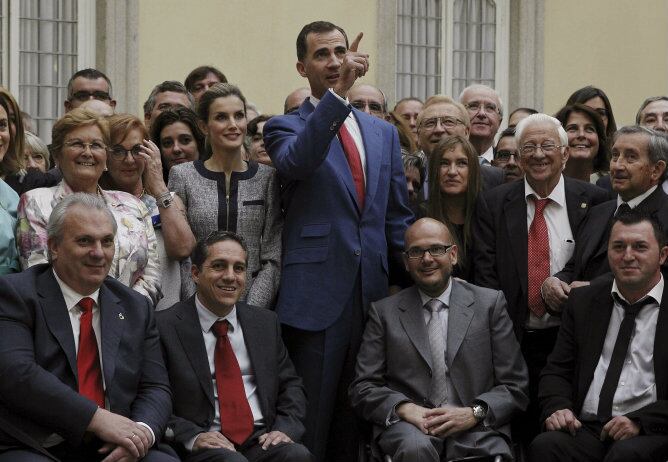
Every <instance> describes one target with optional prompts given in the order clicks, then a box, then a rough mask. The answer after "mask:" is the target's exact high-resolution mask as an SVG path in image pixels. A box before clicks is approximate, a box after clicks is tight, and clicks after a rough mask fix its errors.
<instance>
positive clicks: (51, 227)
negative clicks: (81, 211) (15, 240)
mask: <svg viewBox="0 0 668 462" xmlns="http://www.w3.org/2000/svg"><path fill="white" fill-rule="evenodd" d="M75 205H80V206H82V207H84V208H86V209H89V210H99V211H102V212H104V213H106V214H107V216H108V217H109V220H111V226H112V228H113V230H114V236H116V230H117V228H118V226H117V224H116V219H115V218H114V215H113V214H112V213H111V210H109V208H108V207H107V204H106V202H104V199H102V198H101V197H98V196H95V195H93V194H87V193H82V192H78V193H73V194H70V195H68V196H65V197H64V198H63V200H61V201H60V202H58V203H57V204H56V206H55V207H54V208H53V210H52V211H51V215H50V216H49V223H48V224H47V225H46V237H47V238H48V239H49V240H53V241H55V242H60V241H61V240H62V239H63V223H65V217H66V216H67V211H68V210H69V209H70V207H73V206H75Z"/></svg>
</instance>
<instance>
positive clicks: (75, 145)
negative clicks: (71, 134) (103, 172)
mask: <svg viewBox="0 0 668 462" xmlns="http://www.w3.org/2000/svg"><path fill="white" fill-rule="evenodd" d="M63 144H64V145H65V147H67V148H69V149H71V150H72V151H74V152H75V153H76V154H81V153H82V152H85V151H86V148H89V149H90V152H91V153H93V154H104V153H106V152H107V147H106V146H105V145H104V144H102V143H101V142H99V141H93V142H92V143H84V142H83V141H80V140H74V141H66V142H65V143H63Z"/></svg>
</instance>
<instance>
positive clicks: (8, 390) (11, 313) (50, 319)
mask: <svg viewBox="0 0 668 462" xmlns="http://www.w3.org/2000/svg"><path fill="white" fill-rule="evenodd" d="M100 324H101V326H100V327H101V331H102V334H101V337H102V339H101V343H102V348H101V352H100V355H101V358H102V366H103V373H104V381H105V386H106V390H105V394H106V399H107V400H108V402H109V410H110V411H112V412H114V413H117V414H120V415H123V416H126V417H128V418H130V419H132V420H134V421H138V422H144V423H146V424H147V425H149V426H150V427H151V429H152V430H153V432H154V434H155V437H156V439H159V438H160V437H161V435H162V434H163V433H164V430H165V427H166V424H167V420H168V419H169V415H170V414H171V396H170V391H169V383H168V380H167V371H166V370H165V366H164V364H163V361H162V355H161V354H160V343H159V340H158V331H157V329H156V326H155V319H154V316H153V306H152V305H151V304H150V302H149V300H148V299H147V298H146V297H144V296H143V295H141V294H140V293H138V292H135V291H134V290H132V289H130V288H128V287H126V286H125V285H123V284H121V283H120V282H118V281H116V280H115V279H112V278H109V277H108V278H106V279H105V281H104V283H103V284H102V286H101V287H100ZM0 377H2V380H0V415H2V416H3V417H5V418H6V420H7V421H9V422H11V423H13V424H14V425H15V426H16V427H17V428H18V429H19V430H20V431H21V433H23V434H26V435H29V436H30V437H31V438H33V439H34V440H36V441H37V442H39V443H40V444H41V443H42V442H43V441H44V439H45V438H46V437H47V436H49V435H50V434H52V433H54V432H55V433H58V434H60V435H61V436H62V437H63V438H65V439H66V440H67V441H68V442H69V443H70V444H72V445H74V446H78V445H79V444H81V441H82V438H83V436H84V432H85V431H86V428H87V427H88V424H89V423H90V420H91V418H92V417H93V414H94V413H95V411H96V409H97V405H96V404H95V403H94V402H93V401H90V400H89V399H87V398H85V397H83V396H82V395H80V394H79V393H78V391H77V390H78V384H77V380H78V379H77V361H76V351H75V349H74V336H73V334H72V324H71V322H70V318H69V314H68V312H67V309H66V307H65V300H64V298H63V295H62V292H61V290H60V287H59V286H58V283H57V282H56V279H55V277H54V275H53V271H52V269H51V265H48V264H41V265H35V266H33V267H31V268H29V269H27V270H25V271H24V272H22V273H16V274H12V275H8V276H4V277H0ZM12 434H14V435H15V434H16V432H12V431H8V432H7V433H4V432H3V429H0V448H1V447H2V446H5V447H6V446H11V445H12V444H16V438H15V437H14V438H12V437H11V436H9V435H12ZM25 443H26V442H25V441H23V444H25Z"/></svg>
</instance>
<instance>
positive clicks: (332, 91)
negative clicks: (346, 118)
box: [329, 88, 349, 107]
mask: <svg viewBox="0 0 668 462" xmlns="http://www.w3.org/2000/svg"><path fill="white" fill-rule="evenodd" d="M329 91H330V92H331V93H332V95H334V96H336V98H337V99H338V100H339V101H341V102H342V103H343V104H345V105H346V107H348V106H349V104H348V100H347V99H344V98H341V97H340V96H339V95H337V94H336V92H335V91H334V89H333V88H330V89H329Z"/></svg>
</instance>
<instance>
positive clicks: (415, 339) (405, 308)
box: [397, 286, 433, 369]
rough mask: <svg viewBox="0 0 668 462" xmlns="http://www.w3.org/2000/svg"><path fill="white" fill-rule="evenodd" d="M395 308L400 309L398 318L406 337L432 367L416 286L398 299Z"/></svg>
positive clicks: (427, 337) (425, 327) (420, 301)
mask: <svg viewBox="0 0 668 462" xmlns="http://www.w3.org/2000/svg"><path fill="white" fill-rule="evenodd" d="M397 308H398V309H399V310H400V313H399V320H400V322H401V325H402V326H403V328H404V330H405V331H406V335H407V336H408V339H409V340H410V341H411V343H412V344H413V346H415V349H416V350H417V351H418V353H420V356H422V359H424V361H425V362H426V363H427V364H428V365H429V368H430V369H432V368H433V367H432V362H431V350H430V349H429V335H428V333H427V326H426V325H425V322H424V313H423V312H422V310H423V308H422V300H421V299H420V294H419V292H418V289H417V287H415V286H413V287H412V288H411V290H410V291H408V292H407V293H406V294H405V295H404V297H403V298H402V299H401V300H400V302H399V304H398V306H397Z"/></svg>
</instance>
